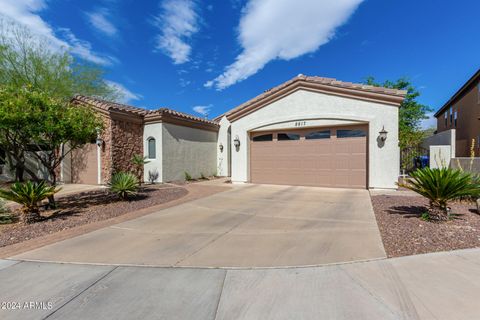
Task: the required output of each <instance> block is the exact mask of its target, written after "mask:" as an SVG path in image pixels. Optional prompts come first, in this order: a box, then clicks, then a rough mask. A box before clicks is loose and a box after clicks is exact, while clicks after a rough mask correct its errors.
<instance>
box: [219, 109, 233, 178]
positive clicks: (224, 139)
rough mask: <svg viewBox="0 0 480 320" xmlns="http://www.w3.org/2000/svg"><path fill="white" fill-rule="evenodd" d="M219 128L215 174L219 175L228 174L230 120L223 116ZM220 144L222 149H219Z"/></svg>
mask: <svg viewBox="0 0 480 320" xmlns="http://www.w3.org/2000/svg"><path fill="white" fill-rule="evenodd" d="M219 124H220V129H219V130H218V144H217V152H218V157H217V174H218V175H219V176H221V177H228V176H230V168H229V165H228V163H229V161H230V159H229V157H230V156H231V147H230V146H231V140H232V139H231V137H230V135H229V128H230V121H228V119H227V118H226V117H223V118H222V119H221V120H220V122H219ZM220 144H221V145H222V146H223V151H220Z"/></svg>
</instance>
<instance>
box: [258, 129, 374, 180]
mask: <svg viewBox="0 0 480 320" xmlns="http://www.w3.org/2000/svg"><path fill="white" fill-rule="evenodd" d="M358 128H359V129H361V130H364V131H365V132H366V131H367V126H363V127H358ZM314 130H315V129H308V130H304V131H303V132H302V131H298V132H293V133H294V134H299V135H300V137H301V138H300V140H282V141H277V140H276V139H275V137H276V134H277V132H272V136H273V137H274V138H273V141H268V142H264V141H262V142H257V141H252V140H251V144H250V180H251V181H252V182H254V183H272V184H290V185H304V186H325V187H348V188H366V186H367V179H366V177H367V138H366V137H347V138H336V136H335V135H334V134H333V133H334V132H336V131H335V130H336V129H335V128H330V129H329V130H331V132H332V135H331V137H330V138H326V139H309V140H307V139H305V135H306V134H307V133H309V132H312V131H314ZM321 130H328V129H325V128H321ZM279 132H281V133H285V131H283V132H282V131H279Z"/></svg>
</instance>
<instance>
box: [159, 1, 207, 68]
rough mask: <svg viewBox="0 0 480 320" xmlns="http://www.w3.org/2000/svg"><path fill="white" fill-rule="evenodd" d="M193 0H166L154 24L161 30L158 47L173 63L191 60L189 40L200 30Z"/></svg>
mask: <svg viewBox="0 0 480 320" xmlns="http://www.w3.org/2000/svg"><path fill="white" fill-rule="evenodd" d="M195 9H196V4H195V2H194V1H193V0H164V1H163V2H162V4H161V13H160V15H159V16H157V17H156V18H155V21H154V24H155V26H156V27H157V28H158V29H159V30H160V31H161V32H160V34H159V35H158V36H157V38H156V49H158V50H161V51H162V52H163V53H165V54H166V55H167V56H169V57H170V58H171V59H172V60H173V63H175V64H182V63H185V62H188V61H189V60H190V53H191V51H192V47H191V45H190V44H189V43H188V41H189V40H190V39H191V37H192V36H193V34H195V33H196V32H198V30H199V27H198V15H197V13H196V12H195Z"/></svg>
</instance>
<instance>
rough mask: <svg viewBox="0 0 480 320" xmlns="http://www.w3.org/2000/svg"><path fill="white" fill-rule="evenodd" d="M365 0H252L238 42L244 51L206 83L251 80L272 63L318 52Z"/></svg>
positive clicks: (221, 86)
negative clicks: (276, 60) (250, 78)
mask: <svg viewBox="0 0 480 320" xmlns="http://www.w3.org/2000/svg"><path fill="white" fill-rule="evenodd" d="M362 1H363V0H335V1H320V0H297V1H291V0H249V2H248V3H247V5H246V6H245V7H244V9H243V10H242V16H241V19H240V25H239V28H238V29H239V34H238V41H239V43H240V45H241V47H242V49H243V51H242V52H241V53H240V54H239V55H238V56H237V57H236V59H235V62H234V63H232V64H231V65H229V66H227V67H226V68H225V70H224V72H223V74H221V75H220V76H218V77H217V78H215V79H213V80H210V81H208V82H206V83H205V86H206V87H212V86H213V87H215V88H217V89H219V90H221V89H224V88H227V87H229V86H231V85H233V84H235V83H237V82H240V81H242V80H245V79H247V78H248V77H250V76H252V75H254V74H255V73H257V72H258V71H260V70H261V69H262V68H263V67H264V66H265V65H266V64H267V63H268V62H270V61H272V60H275V59H281V60H290V59H294V58H297V57H299V56H302V55H304V54H307V53H312V52H314V51H316V50H317V49H318V48H319V47H320V46H321V45H323V44H325V43H327V42H328V41H330V39H332V37H333V36H334V35H335V29H336V28H337V27H339V26H340V25H342V24H343V23H345V22H346V21H347V19H348V18H349V17H350V16H351V15H352V13H353V12H354V11H355V9H356V8H357V7H358V5H359V4H360V3H361V2H362Z"/></svg>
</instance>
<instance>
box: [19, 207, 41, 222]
mask: <svg viewBox="0 0 480 320" xmlns="http://www.w3.org/2000/svg"><path fill="white" fill-rule="evenodd" d="M40 218H41V217H40V210H39V209H38V207H34V208H25V209H23V215H22V219H23V222H24V223H26V224H30V223H35V222H37V221H39V220H40Z"/></svg>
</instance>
